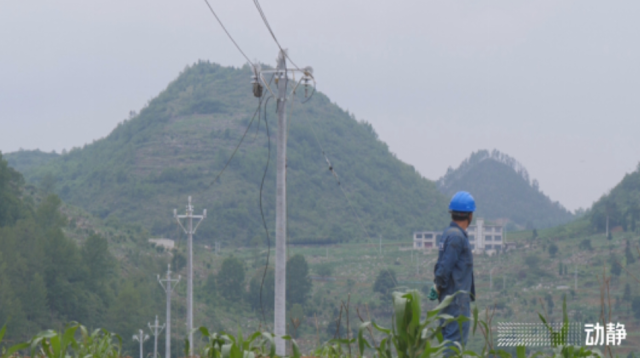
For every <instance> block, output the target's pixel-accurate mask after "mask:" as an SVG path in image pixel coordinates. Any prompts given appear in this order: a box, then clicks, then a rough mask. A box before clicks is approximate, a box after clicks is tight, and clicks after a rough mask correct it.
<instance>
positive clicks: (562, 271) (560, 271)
mask: <svg viewBox="0 0 640 358" xmlns="http://www.w3.org/2000/svg"><path fill="white" fill-rule="evenodd" d="M558 275H560V276H562V275H564V269H563V267H562V261H559V262H558Z"/></svg>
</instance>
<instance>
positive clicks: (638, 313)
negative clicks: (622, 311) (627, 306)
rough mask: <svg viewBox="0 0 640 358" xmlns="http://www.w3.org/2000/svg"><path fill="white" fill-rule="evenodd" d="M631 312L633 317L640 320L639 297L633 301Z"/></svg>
mask: <svg viewBox="0 0 640 358" xmlns="http://www.w3.org/2000/svg"><path fill="white" fill-rule="evenodd" d="M631 310H632V311H633V316H634V317H635V318H637V319H640V296H636V298H634V299H633V302H632V303H631Z"/></svg>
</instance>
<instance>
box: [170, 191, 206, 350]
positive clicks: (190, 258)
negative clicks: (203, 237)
mask: <svg viewBox="0 0 640 358" xmlns="http://www.w3.org/2000/svg"><path fill="white" fill-rule="evenodd" d="M173 217H174V218H176V220H177V221H178V224H179V225H180V227H181V228H182V230H184V232H185V234H187V251H188V253H187V336H188V337H189V349H188V351H189V354H188V355H189V356H191V355H192V353H193V333H192V332H191V331H192V330H193V235H194V234H195V233H196V230H197V229H198V226H200V223H201V222H202V220H204V219H205V218H206V217H207V209H204V210H203V211H202V215H193V206H192V205H191V196H189V202H188V204H187V214H186V215H178V210H177V209H173ZM182 219H187V227H186V228H185V227H184V226H183V225H182ZM193 219H196V220H198V223H197V224H196V227H193Z"/></svg>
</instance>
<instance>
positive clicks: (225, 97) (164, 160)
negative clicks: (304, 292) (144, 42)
mask: <svg viewBox="0 0 640 358" xmlns="http://www.w3.org/2000/svg"><path fill="white" fill-rule="evenodd" d="M250 75H251V72H250V70H249V68H248V67H243V68H241V69H236V68H228V67H222V66H219V65H216V64H212V63H208V62H199V63H197V64H195V65H193V66H190V67H187V68H186V69H185V70H184V71H183V72H182V73H181V74H180V76H179V77H178V78H177V79H176V80H175V81H173V82H172V83H171V84H169V86H168V87H167V89H166V90H164V91H163V92H162V93H161V94H160V95H158V96H157V97H156V98H155V99H153V100H151V101H150V102H149V103H148V105H147V106H146V107H145V108H143V109H142V110H141V111H140V114H139V115H136V116H134V117H133V118H131V119H130V120H126V121H124V122H122V123H121V124H120V125H118V127H117V128H115V129H114V130H113V131H112V132H111V133H110V134H109V135H108V136H107V137H105V138H104V139H101V140H97V141H95V142H94V143H92V144H88V145H85V146H84V147H83V148H74V149H72V150H71V151H69V152H68V153H66V154H64V155H61V156H60V157H58V158H55V159H52V160H50V161H48V162H44V161H43V165H40V166H31V165H26V164H24V163H21V158H25V157H26V156H25V153H22V154H20V153H17V154H16V153H13V154H10V155H9V158H11V160H12V161H13V162H15V165H16V166H19V167H22V168H24V174H25V177H26V178H27V180H28V181H29V182H32V183H36V184H38V185H41V183H44V184H47V186H50V187H51V188H52V190H53V191H54V192H55V193H57V194H58V195H59V196H60V197H61V198H62V199H63V200H64V201H65V202H69V203H71V204H73V205H77V206H80V207H82V208H85V209H86V210H87V211H89V212H91V213H93V214H95V215H97V216H99V217H101V218H104V219H106V220H107V221H108V222H109V221H121V222H135V223H139V224H141V225H143V226H144V227H145V228H148V229H149V231H150V232H151V234H153V235H158V236H168V237H175V236H176V235H177V234H176V232H177V231H176V226H175V223H174V221H173V219H172V210H173V209H174V208H178V209H181V208H183V207H184V205H185V204H186V199H187V196H188V195H192V196H193V200H194V203H195V206H196V211H200V210H202V209H203V208H206V209H208V213H209V218H207V220H205V221H204V222H203V224H202V226H201V227H200V228H199V231H198V233H199V235H198V238H197V239H198V240H220V241H228V242H233V244H234V245H245V244H248V243H249V242H251V241H252V240H254V241H255V242H261V241H260V240H263V238H264V237H265V235H264V229H263V228H262V219H261V214H260V209H259V189H260V184H261V180H262V176H263V171H264V168H265V164H266V162H267V155H268V153H269V142H268V140H267V135H266V127H265V120H264V118H262V120H261V121H260V122H259V124H258V119H256V121H255V122H254V123H253V126H252V127H251V129H250V131H249V134H248V135H247V138H246V140H245V143H244V144H243V145H242V147H241V148H240V150H239V151H238V153H237V155H236V156H235V158H234V159H233V160H232V161H231V163H230V165H229V167H228V168H227V169H226V171H225V173H224V175H223V176H222V177H221V179H220V180H219V181H218V182H217V183H215V184H213V185H212V186H211V187H210V188H208V185H209V183H210V182H211V181H212V180H213V178H214V177H215V175H216V173H218V172H219V170H220V169H221V168H223V166H224V164H225V162H226V160H227V158H229V156H230V154H231V153H232V152H233V149H234V147H235V145H236V143H237V142H238V140H239V138H240V137H241V136H242V133H243V132H244V130H245V128H246V127H247V126H248V125H249V123H250V121H251V118H252V115H253V113H254V111H255V110H256V108H257V105H258V99H256V98H254V97H253V96H252V93H251V88H250V86H249V84H248V78H250ZM298 97H300V94H299V96H298ZM299 100H300V98H298V99H297V100H296V101H295V103H290V104H289V105H290V108H289V111H290V114H289V119H290V122H289V128H288V133H289V137H288V138H289V139H288V141H289V145H288V148H289V149H288V177H287V180H288V190H289V192H288V215H289V240H290V241H291V242H300V243H302V242H306V243H312V242H317V243H319V242H342V241H347V240H362V239H369V238H368V237H367V236H369V237H373V238H377V237H378V236H379V235H382V236H383V237H385V238H391V239H404V240H406V239H408V238H409V237H410V235H411V233H412V231H414V230H423V229H440V228H442V227H443V225H446V223H447V213H446V205H447V199H446V198H445V197H444V196H443V195H442V194H441V193H440V192H439V191H438V190H437V188H436V185H435V183H434V182H432V181H429V180H427V179H425V178H423V177H421V176H420V175H419V174H418V173H417V172H416V171H415V170H414V168H413V167H411V166H409V165H407V164H405V163H403V162H401V161H400V160H398V159H397V158H396V157H395V155H394V154H393V153H391V152H390V151H389V149H388V147H387V145H386V144H385V143H383V142H382V141H380V140H379V139H378V137H377V135H376V133H375V131H374V130H373V128H372V126H371V125H370V124H368V123H366V122H364V121H358V120H356V118H355V117H354V116H353V115H352V114H350V113H348V112H346V111H344V110H342V109H340V108H339V107H338V106H336V105H335V104H332V103H331V102H330V100H329V99H328V98H327V97H326V96H325V95H323V94H322V93H317V94H315V96H314V97H313V98H312V99H311V100H310V101H309V102H308V103H306V104H302V103H301V102H300V101H299ZM274 102H275V101H273V100H271V101H269V102H268V106H267V108H266V109H265V110H264V112H262V116H264V115H266V116H267V119H268V125H269V133H270V139H271V143H270V153H271V163H270V166H269V170H268V172H267V176H266V182H265V184H264V193H263V207H264V212H265V216H266V222H267V225H268V226H269V230H271V231H273V230H274V228H273V224H274V220H275V219H274V215H275V214H274V210H273V208H274V206H275V195H274V192H275V170H274V169H275V154H276V150H275V130H276V118H275V114H274V110H275V105H274V104H275V103H274ZM312 126H313V128H315V132H316V134H317V138H318V140H319V141H320V143H321V145H322V146H323V147H324V149H325V153H326V155H327V157H328V158H329V159H330V161H331V164H332V165H333V168H334V169H335V171H336V173H337V174H338V176H339V179H340V182H341V186H342V189H343V190H344V191H345V192H346V194H347V195H348V197H349V200H350V201H351V203H352V204H353V207H354V209H355V212H357V215H358V216H359V218H360V219H361V221H362V222H363V223H364V226H366V232H365V230H363V229H362V227H361V226H360V224H359V223H358V220H357V218H356V214H355V213H354V210H352V209H351V208H350V206H349V204H348V201H347V199H345V196H344V195H343V193H342V192H341V190H340V187H338V184H337V182H336V179H335V178H334V177H333V175H332V174H331V172H330V171H329V170H328V165H327V162H326V160H325V158H324V157H323V155H322V151H321V148H320V146H319V144H318V142H317V140H316V137H315V136H314V132H313V131H312ZM207 188H208V189H207Z"/></svg>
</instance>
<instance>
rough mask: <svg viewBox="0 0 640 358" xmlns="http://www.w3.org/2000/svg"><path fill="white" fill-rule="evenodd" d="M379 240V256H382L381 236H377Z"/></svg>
mask: <svg viewBox="0 0 640 358" xmlns="http://www.w3.org/2000/svg"><path fill="white" fill-rule="evenodd" d="M378 238H379V239H380V256H382V235H380V236H378Z"/></svg>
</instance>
